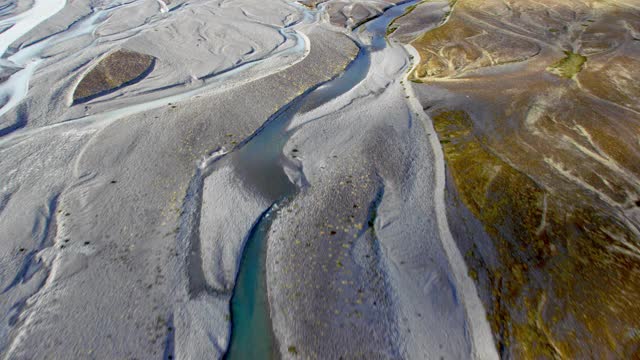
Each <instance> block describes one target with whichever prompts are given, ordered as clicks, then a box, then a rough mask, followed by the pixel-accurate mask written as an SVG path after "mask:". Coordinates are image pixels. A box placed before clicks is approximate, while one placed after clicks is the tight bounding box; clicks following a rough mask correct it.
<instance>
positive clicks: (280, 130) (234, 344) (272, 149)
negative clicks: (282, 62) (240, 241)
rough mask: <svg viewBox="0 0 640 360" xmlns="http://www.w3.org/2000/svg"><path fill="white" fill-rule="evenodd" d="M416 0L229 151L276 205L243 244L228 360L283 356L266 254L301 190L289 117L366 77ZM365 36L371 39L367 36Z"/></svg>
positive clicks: (372, 29)
mask: <svg viewBox="0 0 640 360" xmlns="http://www.w3.org/2000/svg"><path fill="white" fill-rule="evenodd" d="M415 2H416V1H411V2H408V3H405V4H403V5H399V6H395V7H393V8H391V9H390V10H388V11H387V12H385V13H384V14H383V15H382V16H380V17H378V18H377V19H375V20H373V21H371V22H370V23H367V24H364V25H362V26H365V29H366V30H367V31H366V33H365V34H358V35H356V36H357V37H359V39H360V40H359V41H357V42H358V44H359V46H360V52H359V54H358V56H357V57H356V59H355V60H354V61H353V62H351V64H350V65H349V66H348V67H347V68H346V69H345V71H344V72H343V73H342V74H341V75H340V76H339V77H337V78H335V79H333V80H331V81H329V82H327V83H326V84H324V85H321V86H319V87H317V88H315V89H313V90H312V91H310V92H308V93H307V94H306V95H302V96H301V97H299V98H298V99H297V100H295V101H294V102H293V103H291V104H290V105H289V106H288V107H286V108H284V109H282V110H281V111H280V112H279V113H278V114H276V115H275V116H274V117H273V118H272V119H270V120H269V121H268V122H267V123H266V124H265V126H264V128H263V129H262V130H260V131H259V132H258V133H257V135H256V136H254V137H253V138H251V139H250V140H249V141H248V142H247V143H246V144H244V145H243V146H242V147H241V148H240V149H238V150H237V151H235V152H234V153H233V154H231V156H232V162H233V164H234V168H235V170H236V171H237V173H238V175H240V176H239V177H240V178H242V179H245V180H244V181H245V185H246V186H248V187H249V188H251V189H252V190H253V191H254V192H255V193H257V194H260V195H262V196H264V197H265V198H266V199H268V200H269V201H270V202H271V203H272V204H273V205H272V206H271V207H270V208H269V209H268V210H267V211H266V212H265V213H263V214H262V216H261V217H260V219H258V220H257V221H256V223H255V224H254V226H253V228H252V229H251V231H250V233H249V235H248V238H247V240H246V243H245V247H244V250H243V254H242V258H241V261H240V268H239V271H238V276H237V278H236V286H235V288H234V293H233V296H232V299H231V322H232V327H231V343H230V345H229V349H228V351H227V353H226V354H225V357H224V358H225V359H230V360H244V359H256V360H257V359H274V358H278V357H279V354H278V349H277V346H276V342H275V338H274V335H273V328H272V325H271V319H270V315H269V300H268V293H267V283H266V254H267V247H268V243H267V238H268V232H269V228H270V226H271V223H272V222H273V220H274V218H275V216H277V208H278V207H279V206H281V205H283V204H284V203H285V202H286V201H287V199H290V198H292V197H294V196H295V194H296V192H297V190H298V189H297V188H296V187H295V185H293V184H292V183H291V182H290V181H289V179H288V177H287V176H286V174H285V172H284V169H283V161H284V155H283V153H282V151H283V148H284V146H285V144H286V143H287V141H288V140H289V138H290V136H291V135H292V134H291V133H290V132H288V131H287V130H286V129H287V127H288V125H289V123H290V122H291V119H292V118H293V117H294V115H295V114H296V113H298V112H306V111H310V110H312V109H314V108H317V107H319V106H321V105H323V104H325V103H326V102H328V101H330V100H332V99H335V98H337V97H339V96H341V95H343V94H345V93H346V92H347V91H349V90H350V89H352V88H353V87H354V86H356V85H357V84H358V83H360V81H362V80H363V79H365V77H366V76H367V74H368V72H369V69H370V66H371V56H370V54H371V51H381V50H383V49H384V48H385V47H386V39H385V32H386V26H387V25H388V24H389V23H390V22H391V21H392V20H393V19H394V18H396V17H398V16H400V15H402V14H403V13H404V11H405V9H406V8H407V7H408V6H410V5H411V4H413V3H415ZM355 33H356V32H355V31H354V35H355ZM364 36H368V38H366V40H364V39H363V37H364ZM354 37H355V36H354ZM363 40H364V41H363Z"/></svg>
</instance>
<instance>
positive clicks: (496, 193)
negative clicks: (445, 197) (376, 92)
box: [399, 0, 640, 358]
mask: <svg viewBox="0 0 640 360" xmlns="http://www.w3.org/2000/svg"><path fill="white" fill-rule="evenodd" d="M406 21H409V20H406ZM414 21H415V20H414ZM399 22H400V23H401V22H402V20H400V21H399ZM639 34H640V7H639V6H638V4H637V3H634V2H629V1H626V2H624V1H577V0H570V1H559V0H553V1H551V0H542V1H529V0H524V1H523V0H518V1H497V0H483V1H479V0H459V1H457V2H455V3H454V5H453V10H452V11H451V12H450V13H447V14H445V16H444V17H443V25H442V26H440V27H439V28H436V29H434V30H431V31H428V32H426V33H425V34H423V35H422V36H420V37H418V38H417V39H415V40H414V41H413V42H412V45H413V46H414V47H415V48H416V49H417V50H418V51H419V53H420V56H421V59H420V60H421V62H420V64H419V65H418V66H417V67H416V68H415V70H414V72H413V73H412V75H411V78H412V79H413V80H414V81H415V82H419V83H424V84H426V85H425V86H420V85H418V86H417V88H418V89H420V88H422V93H423V94H424V96H423V98H422V100H423V105H425V107H426V108H428V109H429V111H430V112H431V114H432V115H433V120H434V123H435V127H436V130H437V132H438V136H439V137H440V140H441V142H442V145H443V149H444V153H445V157H446V160H447V163H448V169H449V173H450V175H451V179H453V183H455V184H449V186H450V187H453V186H455V188H456V191H457V194H458V195H459V199H460V200H461V202H462V203H463V204H464V205H466V207H467V208H468V209H469V210H471V213H472V214H473V215H474V216H475V217H476V218H477V219H479V220H480V221H481V222H482V224H483V226H484V229H485V231H486V232H487V233H488V234H489V235H490V237H491V239H492V242H493V243H492V244H483V243H476V244H473V245H469V244H467V245H468V251H467V261H468V263H469V265H470V267H471V268H472V270H471V271H472V276H474V277H475V278H476V279H477V280H478V283H479V284H480V288H481V291H482V292H484V293H485V294H488V295H487V296H486V297H485V298H489V300H487V301H488V302H490V304H487V305H488V306H487V308H488V309H489V316H490V319H491V322H492V326H493V330H494V334H495V335H496V337H497V340H498V343H499V347H500V348H501V351H503V354H511V355H512V356H514V357H515V358H539V357H548V358H586V357H591V356H595V357H597V358H602V357H622V358H630V357H633V356H640V352H639V351H640V350H639V349H640V345H639V344H640V277H639V275H640V243H639V238H640V236H639V235H638V234H639V232H638V225H639V224H640V210H639V206H640V181H639V180H640V161H639V160H640V142H639V137H640V101H639V100H638V99H639V96H640V85H638V81H637V80H638V79H639V78H640V41H639V40H640V35H639ZM443 91H444V93H443ZM429 93H432V94H436V93H437V94H444V95H437V96H434V95H429ZM436 97H437V99H436ZM452 193H454V192H453V191H452Z"/></svg>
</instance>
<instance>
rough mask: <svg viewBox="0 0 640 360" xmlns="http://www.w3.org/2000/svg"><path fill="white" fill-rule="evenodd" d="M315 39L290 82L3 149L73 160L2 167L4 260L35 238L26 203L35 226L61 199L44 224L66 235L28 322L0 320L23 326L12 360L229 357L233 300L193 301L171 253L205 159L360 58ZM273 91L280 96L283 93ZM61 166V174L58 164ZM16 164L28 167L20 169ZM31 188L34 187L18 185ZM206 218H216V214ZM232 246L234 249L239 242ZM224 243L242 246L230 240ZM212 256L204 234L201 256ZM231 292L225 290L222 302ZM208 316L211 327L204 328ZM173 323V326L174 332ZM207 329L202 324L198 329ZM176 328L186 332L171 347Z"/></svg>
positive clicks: (179, 260) (47, 253) (334, 42)
mask: <svg viewBox="0 0 640 360" xmlns="http://www.w3.org/2000/svg"><path fill="white" fill-rule="evenodd" d="M307 32H308V38H309V41H310V42H311V44H312V46H310V52H309V53H308V55H307V56H306V57H305V58H304V60H302V61H300V62H298V63H296V64H295V65H293V66H291V67H289V68H288V69H286V70H284V71H281V72H278V73H276V74H273V75H269V76H267V77H264V78H261V79H259V80H257V81H255V82H247V83H245V84H243V85H240V86H236V87H234V88H231V89H229V90H227V91H223V92H220V93H217V94H216V96H215V97H200V98H191V99H189V100H185V101H183V102H180V103H177V104H172V105H166V106H163V107H161V108H156V109H152V110H149V111H144V112H142V113H139V114H137V115H134V116H129V117H127V118H124V119H120V120H116V121H113V122H111V123H108V124H107V126H106V127H105V128H103V129H101V130H99V131H98V132H95V130H92V129H89V130H82V127H80V129H79V130H78V131H74V130H73V128H71V129H68V130H67V131H65V132H57V133H56V132H54V133H52V134H51V135H50V136H51V138H47V135H46V133H37V134H36V135H35V136H32V138H31V139H29V140H22V141H20V142H19V143H17V144H13V145H12V146H11V147H8V148H5V149H3V151H4V152H7V151H12V152H14V154H18V153H20V151H22V153H25V154H28V153H29V151H30V150H29V149H32V148H33V147H40V146H41V145H40V144H41V143H40V141H43V140H46V141H48V143H50V144H55V143H58V141H63V142H64V143H66V145H65V147H64V148H63V149H64V150H67V151H66V152H63V151H62V149H56V148H55V147H53V150H52V151H50V154H51V155H50V156H51V157H53V159H52V160H51V161H49V162H45V163H43V164H42V165H41V166H39V167H35V168H34V167H29V166H28V162H30V161H36V162H40V161H43V160H44V159H45V158H44V157H43V156H39V153H35V154H33V155H34V156H35V157H33V158H31V157H29V156H28V155H26V156H24V157H21V158H19V157H17V156H15V155H14V156H10V157H6V158H4V159H3V165H2V167H3V168H5V169H15V170H12V171H11V172H9V173H10V174H12V175H11V177H10V178H9V180H10V181H9V183H8V185H7V186H9V187H10V189H11V188H13V189H14V190H13V191H12V192H11V193H10V196H11V199H10V201H8V203H7V205H6V206H5V207H4V210H3V215H4V214H7V215H12V216H3V218H2V220H3V221H2V224H1V226H2V228H3V233H5V234H7V233H15V234H16V236H15V237H13V239H14V240H15V241H13V242H8V241H4V242H3V243H2V246H3V247H5V248H6V251H5V252H4V253H5V254H10V257H11V258H14V259H20V254H19V252H18V247H20V246H28V245H27V244H29V243H30V242H31V241H29V240H26V239H25V238H26V237H31V235H29V234H24V235H22V233H23V231H24V229H25V227H29V225H28V224H29V221H30V220H29V219H30V217H25V218H24V222H22V221H16V220H15V219H17V218H16V217H14V215H15V216H17V215H18V214H21V213H22V211H25V210H26V209H24V210H21V209H23V207H24V205H21V204H34V209H33V210H32V211H33V212H34V213H36V214H37V213H39V212H40V210H38V208H39V206H38V205H37V204H39V203H40V201H39V200H38V199H40V198H49V197H52V198H54V199H55V209H56V211H55V214H49V215H47V213H46V212H45V213H44V214H45V216H46V218H51V219H55V221H56V223H57V227H50V228H49V229H48V231H49V232H53V234H55V236H53V237H52V239H51V240H49V241H50V242H51V245H52V246H50V247H47V248H45V249H40V248H36V252H37V254H36V257H37V258H39V259H40V258H41V259H43V260H42V261H43V262H42V265H45V266H42V265H39V267H38V268H30V271H32V272H34V275H30V278H32V279H33V282H31V281H26V280H25V282H26V283H27V284H37V283H40V282H41V281H42V280H38V277H39V278H42V276H44V277H45V278H46V282H45V283H44V286H43V287H42V288H41V289H39V291H38V292H37V293H35V295H33V292H32V293H31V294H29V295H28V296H31V297H30V299H29V302H28V304H29V305H28V306H27V307H26V308H25V307H21V308H20V310H22V312H21V313H20V312H17V313H16V312H15V311H13V310H10V309H9V307H11V306H13V303H14V302H11V301H6V302H5V301H3V304H6V305H7V306H8V308H7V309H6V310H5V311H6V312H5V313H7V314H11V313H14V316H15V317H16V318H19V319H20V320H19V321H18V322H8V323H5V326H6V327H5V328H4V329H5V331H7V332H10V334H11V335H10V337H8V339H11V341H12V343H11V346H10V347H8V348H5V349H4V351H9V353H10V354H11V356H12V357H31V356H37V354H45V353H49V352H50V351H52V350H55V353H56V355H57V356H60V357H67V358H74V357H78V356H86V355H91V356H97V357H106V356H108V355H109V356H122V357H139V358H144V357H146V356H149V355H152V354H157V355H158V354H162V353H163V352H164V346H165V345H164V344H165V342H166V341H167V339H168V338H169V337H171V338H172V339H175V340H172V343H173V341H175V346H173V345H172V347H173V348H174V349H173V351H174V352H175V355H176V356H180V357H190V356H194V357H197V356H198V354H200V355H204V354H216V353H218V354H220V351H222V350H223V349H224V346H225V341H226V340H225V339H226V338H227V337H228V331H229V325H228V322H227V321H225V320H224V316H225V314H226V313H227V307H228V297H227V298H226V299H225V297H224V295H223V297H222V298H218V297H215V296H212V297H207V296H208V295H207V294H206V293H205V294H204V296H198V294H194V295H193V297H192V295H191V294H190V293H189V292H188V288H187V284H186V280H187V279H183V278H182V275H181V274H183V271H185V263H184V262H183V260H184V257H185V256H186V255H187V254H186V252H184V251H188V250H187V249H185V248H184V247H179V248H178V251H177V252H176V245H175V238H176V235H177V231H178V230H179V228H178V226H179V224H178V220H179V215H180V211H181V205H182V199H183V198H184V195H185V192H186V190H187V187H188V185H189V183H190V181H191V177H192V176H193V174H194V172H195V171H196V168H197V163H198V159H200V158H201V157H203V156H205V155H206V154H208V153H209V152H210V151H212V150H215V149H216V148H219V147H220V146H224V145H226V146H228V147H231V146H232V144H231V142H233V141H237V142H240V141H242V139H244V138H246V137H248V136H250V135H251V134H252V133H253V132H255V131H256V130H257V129H258V128H259V127H260V126H262V124H263V123H264V121H265V120H266V119H268V118H269V116H270V115H271V114H272V113H273V112H275V110H277V109H278V108H280V107H282V106H283V105H285V104H286V103H287V102H289V101H291V100H292V99H293V98H295V97H296V96H297V95H298V94H299V93H301V92H303V91H304V90H305V89H306V88H308V87H311V86H313V85H315V84H317V83H319V82H323V81H326V80H328V79H330V78H332V77H334V76H335V75H336V74H337V73H339V72H340V71H341V70H342V69H343V68H344V67H345V66H346V65H347V64H348V62H349V61H350V60H351V58H353V57H354V56H355V54H356V52H357V48H356V47H355V46H354V44H353V42H352V41H351V40H349V39H348V38H346V37H345V36H343V35H340V34H335V33H333V32H330V31H327V30H323V29H322V28H313V29H308V30H307ZM283 84H287V85H288V86H283ZM274 88H279V89H281V90H280V91H278V92H274V91H272V90H273V89H274ZM167 134H171V135H170V136H166V135H167ZM228 135H233V136H232V137H230V136H228ZM62 136H67V137H72V139H73V141H70V140H68V139H67V140H63V138H62ZM21 149H22V150H21ZM58 159H59V160H60V161H62V164H60V163H56V162H55V161H53V160H56V161H58ZM17 161H21V162H22V164H23V165H24V166H22V167H20V166H17V164H16V162H17ZM49 165H50V166H54V168H56V167H57V168H58V169H59V171H60V173H61V175H60V176H58V177H57V179H59V180H58V181H57V185H56V183H52V182H50V181H49V180H47V178H46V176H47V175H49V174H51V172H52V169H51V168H49V167H48V166H49ZM25 167H26V168H25ZM25 177H26V178H28V179H30V180H29V181H30V182H31V184H28V183H24V182H20V180H19V179H23V178H25ZM14 181H15V182H14ZM12 184H15V185H12ZM47 194H51V195H50V196H48V195H47ZM28 197H33V198H34V199H32V200H29V199H28ZM228 200H231V199H226V200H225V201H228ZM211 205H214V206H215V205H216V204H211ZM219 205H220V203H218V204H217V206H219ZM203 214H204V215H203V216H205V217H206V216H209V212H208V210H207V208H205V209H204V211H203ZM254 220H255V219H254V218H247V221H249V222H252V221H254ZM36 221H38V223H40V222H41V220H38V218H36ZM237 221H238V222H242V219H241V218H238V219H237ZM48 223H49V222H48V221H47V222H46V223H45V224H48ZM45 233H46V232H45ZM18 234H20V235H18ZM234 234H235V236H237V241H238V242H239V243H237V245H236V248H237V249H238V248H239V245H240V243H241V241H242V238H243V236H244V233H234ZM205 235H207V234H205ZM225 235H231V234H225ZM225 240H226V241H227V243H226V244H228V246H233V243H234V241H233V240H232V238H231V237H227V238H225ZM46 244H49V243H46ZM217 246H219V244H218V245H216V244H215V242H214V243H211V242H207V237H206V236H205V238H204V243H203V246H202V249H203V250H202V254H203V256H206V255H205V254H208V253H209V252H211V251H215V250H216V249H217ZM29 250H31V247H30V246H29ZM16 253H17V254H18V256H17V257H16V256H15V255H14V254H16ZM227 256H228V257H229V259H230V261H231V262H230V265H229V266H231V267H232V268H235V267H237V265H233V261H236V260H237V258H238V257H239V251H237V252H236V253H228V255H227ZM231 259H236V260H231ZM7 265H9V264H7ZM220 265H221V266H222V264H220ZM19 266H20V263H16V265H15V267H14V266H7V267H6V268H5V269H6V271H7V272H12V271H11V270H10V268H13V267H14V268H15V269H16V270H15V272H18V269H19ZM38 269H40V271H37V270H38ZM47 269H50V270H47ZM47 274H48V277H47ZM41 275H42V276H41ZM176 277H177V278H176ZM8 280H9V279H7V281H8ZM27 280H28V279H27ZM232 286H233V284H227V285H226V288H227V290H229V289H231V288H232ZM25 290H26V288H25V286H19V287H16V288H13V289H11V290H10V291H9V292H8V293H7V294H5V299H8V297H7V296H13V295H11V294H14V293H16V294H17V291H25ZM223 290H224V289H223ZM214 295H215V294H214ZM16 296H17V295H16ZM220 299H222V300H220ZM173 304H177V305H175V306H174V305H173ZM203 313H208V314H210V317H208V318H207V317H203V315H202V314H203ZM216 319H217V320H216ZM170 321H171V323H173V324H174V325H172V326H168V323H169V322H170ZM199 322H203V323H201V326H199V325H198V323H199ZM43 324H47V325H46V326H43ZM174 326H175V328H179V329H181V331H177V332H176V333H175V336H174V335H172V334H173V327H174ZM212 334H215V335H212ZM43 339H44V341H43Z"/></svg>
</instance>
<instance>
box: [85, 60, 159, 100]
mask: <svg viewBox="0 0 640 360" xmlns="http://www.w3.org/2000/svg"><path fill="white" fill-rule="evenodd" d="M154 62H155V58H154V57H153V56H150V55H145V54H140V53H137V52H134V51H129V50H117V51H115V52H113V53H111V54H109V55H107V56H106V57H105V58H103V59H102V60H101V61H100V62H99V63H98V64H97V65H96V66H95V67H94V68H93V69H91V70H90V71H89V72H88V73H87V74H86V75H85V76H84V78H83V79H82V80H81V81H80V83H79V84H78V86H77V87H76V90H75V92H74V93H73V100H74V103H80V102H85V101H88V100H91V99H93V98H95V97H98V96H101V95H104V94H107V93H109V92H112V91H115V90H116V89H118V88H120V87H122V86H126V85H129V84H131V83H133V82H136V81H139V80H141V79H142V78H144V77H145V76H146V75H147V74H148V73H149V72H150V71H151V70H152V69H153V65H154Z"/></svg>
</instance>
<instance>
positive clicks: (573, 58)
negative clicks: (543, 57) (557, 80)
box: [547, 51, 587, 79]
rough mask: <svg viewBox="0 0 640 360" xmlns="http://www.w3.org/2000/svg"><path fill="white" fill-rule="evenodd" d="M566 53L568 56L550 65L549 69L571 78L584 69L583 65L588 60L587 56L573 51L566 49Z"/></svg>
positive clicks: (556, 73)
mask: <svg viewBox="0 0 640 360" xmlns="http://www.w3.org/2000/svg"><path fill="white" fill-rule="evenodd" d="M564 53H565V55H567V56H565V57H564V58H562V59H560V60H558V61H557V62H555V63H554V64H552V65H551V66H549V67H548V68H547V71H549V72H550V73H552V74H555V75H558V76H560V77H563V78H566V79H571V78H573V77H574V76H575V75H576V74H577V73H579V72H580V71H582V67H583V66H584V64H585V63H586V62H587V57H586V56H583V55H580V54H576V53H574V52H571V51H565V52H564Z"/></svg>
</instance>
